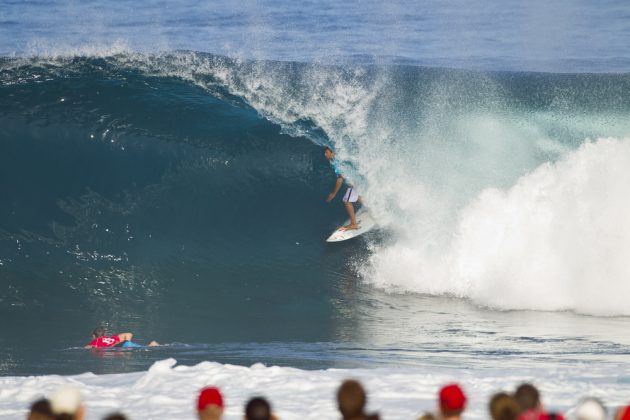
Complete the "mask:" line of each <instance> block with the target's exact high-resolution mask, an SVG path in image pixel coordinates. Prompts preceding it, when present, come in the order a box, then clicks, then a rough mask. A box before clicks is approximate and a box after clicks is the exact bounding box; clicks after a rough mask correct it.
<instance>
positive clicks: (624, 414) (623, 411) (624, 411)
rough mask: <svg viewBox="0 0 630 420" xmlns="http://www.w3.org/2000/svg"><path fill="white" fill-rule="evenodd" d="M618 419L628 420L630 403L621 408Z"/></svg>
mask: <svg viewBox="0 0 630 420" xmlns="http://www.w3.org/2000/svg"><path fill="white" fill-rule="evenodd" d="M619 420H630V405H627V406H625V407H623V408H622V409H621V415H620V416H619Z"/></svg>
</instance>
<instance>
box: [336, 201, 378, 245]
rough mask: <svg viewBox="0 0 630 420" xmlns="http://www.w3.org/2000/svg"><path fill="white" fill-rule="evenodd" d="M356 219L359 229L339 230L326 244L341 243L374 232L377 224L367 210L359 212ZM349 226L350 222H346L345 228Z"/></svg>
mask: <svg viewBox="0 0 630 420" xmlns="http://www.w3.org/2000/svg"><path fill="white" fill-rule="evenodd" d="M356 218H357V224H358V225H359V229H350V230H344V229H343V228H339V229H337V230H336V231H334V232H333V233H332V235H330V236H329V237H328V239H326V242H341V241H346V240H348V239H352V238H356V237H357V236H360V235H363V234H364V233H365V232H368V231H370V230H372V229H373V228H374V226H376V222H375V221H374V219H372V216H370V213H368V212H367V210H364V209H361V210H359V211H358V212H357V214H356ZM348 224H350V220H346V223H344V226H345V225H348Z"/></svg>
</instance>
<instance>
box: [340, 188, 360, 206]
mask: <svg viewBox="0 0 630 420" xmlns="http://www.w3.org/2000/svg"><path fill="white" fill-rule="evenodd" d="M358 199H359V193H358V192H357V190H355V189H354V188H353V187H348V189H347V190H346V193H345V194H344V195H343V202H344V203H348V202H350V203H356V202H357V200H358Z"/></svg>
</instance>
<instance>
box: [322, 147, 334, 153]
mask: <svg viewBox="0 0 630 420" xmlns="http://www.w3.org/2000/svg"><path fill="white" fill-rule="evenodd" d="M326 150H328V151H329V152H331V153H334V152H333V149H331V148H330V147H328V146H326V147H324V151H326Z"/></svg>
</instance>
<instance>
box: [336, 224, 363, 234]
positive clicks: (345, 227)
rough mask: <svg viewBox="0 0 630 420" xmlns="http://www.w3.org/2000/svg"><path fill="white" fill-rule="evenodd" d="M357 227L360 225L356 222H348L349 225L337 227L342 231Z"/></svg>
mask: <svg viewBox="0 0 630 420" xmlns="http://www.w3.org/2000/svg"><path fill="white" fill-rule="evenodd" d="M359 227H360V226H359V225H358V224H357V223H355V224H349V225H346V226H343V227H341V228H339V229H340V230H341V231H342V232H345V231H346V230H356V229H359Z"/></svg>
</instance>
